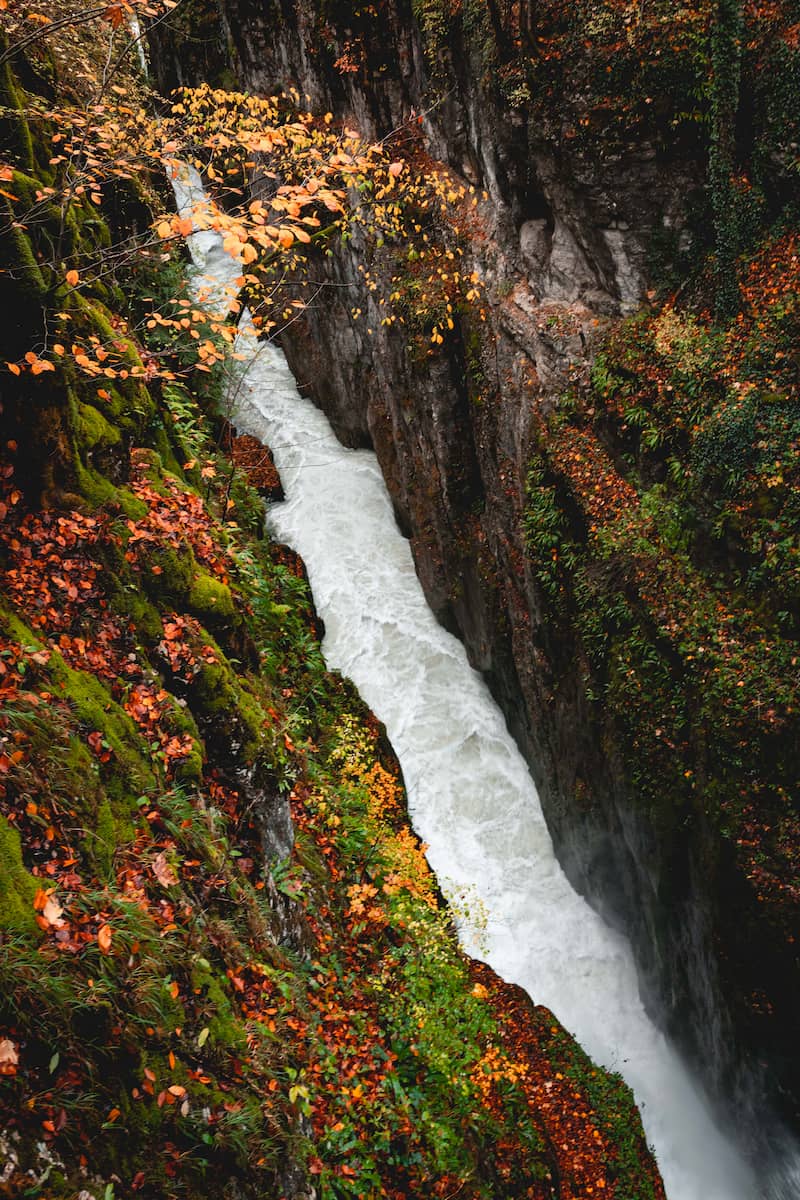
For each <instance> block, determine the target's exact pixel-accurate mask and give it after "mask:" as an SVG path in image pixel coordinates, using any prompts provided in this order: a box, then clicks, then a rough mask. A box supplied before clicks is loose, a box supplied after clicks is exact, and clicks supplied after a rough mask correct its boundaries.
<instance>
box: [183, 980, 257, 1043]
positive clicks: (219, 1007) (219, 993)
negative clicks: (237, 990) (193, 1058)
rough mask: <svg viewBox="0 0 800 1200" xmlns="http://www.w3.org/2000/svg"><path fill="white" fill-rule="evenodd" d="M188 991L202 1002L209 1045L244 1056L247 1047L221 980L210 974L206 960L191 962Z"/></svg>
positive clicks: (239, 1023)
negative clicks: (190, 979) (190, 986)
mask: <svg viewBox="0 0 800 1200" xmlns="http://www.w3.org/2000/svg"><path fill="white" fill-rule="evenodd" d="M192 989H193V991H194V992H195V994H196V995H199V996H200V997H201V999H202V1000H203V1002H204V1008H205V1009H206V1014H205V1017H204V1019H205V1021H206V1022H207V1028H208V1039H209V1042H210V1043H211V1044H212V1045H213V1046H215V1047H216V1048H218V1049H224V1050H225V1051H227V1052H230V1053H234V1054H236V1053H242V1052H244V1051H245V1049H246V1044H247V1043H246V1038H245V1034H244V1028H243V1027H242V1024H241V1021H239V1020H238V1019H237V1017H236V1014H235V1013H234V1011H233V1008H232V1006H231V1002H230V1000H229V999H228V997H227V995H226V994H225V988H224V985H223V983H222V980H221V978H220V977H219V976H218V975H215V974H214V972H213V971H212V970H211V966H210V965H209V963H208V961H207V960H206V959H197V960H196V961H195V965H194V968H193V970H192Z"/></svg>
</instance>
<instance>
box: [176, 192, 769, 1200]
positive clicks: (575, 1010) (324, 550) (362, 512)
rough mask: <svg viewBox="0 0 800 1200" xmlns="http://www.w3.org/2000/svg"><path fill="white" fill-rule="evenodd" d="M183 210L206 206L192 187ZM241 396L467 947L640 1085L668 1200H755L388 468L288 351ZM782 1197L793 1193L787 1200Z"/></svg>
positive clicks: (265, 357) (252, 366)
mask: <svg viewBox="0 0 800 1200" xmlns="http://www.w3.org/2000/svg"><path fill="white" fill-rule="evenodd" d="M176 194H177V196H178V201H179V206H180V207H182V209H183V211H189V210H190V208H191V205H192V203H193V202H196V201H198V200H201V199H202V192H201V191H200V189H199V185H198V182H197V180H196V177H195V179H194V180H193V181H192V180H189V181H188V182H187V181H184V182H183V183H181V182H180V181H179V182H178V183H177V185H176ZM190 244H191V250H192V254H193V256H194V258H195V261H196V263H197V265H198V266H199V267H200V268H201V270H202V272H203V273H204V274H206V275H209V274H210V275H213V277H214V281H215V285H216V286H217V287H220V286H225V285H227V286H230V285H231V281H232V280H233V279H234V278H235V277H236V276H237V275H238V274H239V271H240V268H239V267H238V266H237V265H236V264H235V263H233V262H232V260H230V259H229V258H227V256H225V255H224V254H222V253H221V250H220V246H219V239H216V240H215V235H213V234H211V233H203V234H200V235H198V236H196V237H193V238H192V239H190ZM248 325H249V316H248V314H246V313H245V314H244V316H243V318H242V327H243V331H244V336H243V338H242V340H241V344H240V350H241V351H242V353H243V354H244V355H245V357H246V359H247V362H246V363H244V364H243V371H244V375H243V378H242V379H241V380H240V381H238V383H237V386H236V388H235V421H236V424H237V426H238V427H239V428H240V429H242V430H243V431H246V432H248V433H251V434H254V435H255V436H256V437H259V438H261V439H262V440H263V441H265V442H266V443H268V444H269V446H270V447H271V449H272V451H273V453H274V456H275V461H276V465H277V467H278V469H279V471H280V474H281V478H282V480H283V485H284V489H285V492H286V496H287V500H286V501H285V502H283V503H281V504H278V505H275V506H273V507H272V508H271V509H270V512H269V521H270V526H271V528H272V531H273V533H274V534H275V536H276V537H277V538H279V539H280V540H282V541H285V542H288V543H289V544H290V545H291V546H293V547H294V549H295V550H297V551H298V552H299V553H300V554H301V555H302V557H303V559H304V560H305V563H306V566H307V568H308V572H309V577H310V580H311V585H312V589H313V592H314V598H315V602H316V605H317V608H318V610H319V612H320V615H321V616H322V618H323V620H324V622H325V628H326V636H325V641H324V644H323V650H324V654H325V658H326V661H327V662H328V664H329V665H330V666H331V667H334V668H336V669H338V670H340V671H341V672H342V673H343V674H345V675H347V676H349V677H350V678H351V679H352V680H353V681H354V682H355V684H356V686H357V687H358V689H359V691H360V692H361V695H362V696H363V697H364V699H365V700H366V702H367V703H368V704H369V705H370V706H371V707H372V708H373V709H374V711H375V712H376V713H377V715H378V716H379V717H380V718H381V720H382V721H384V722H385V724H386V727H387V730H388V733H389V737H390V739H391V741H392V745H393V746H394V749H395V751H396V753H397V755H398V758H399V760H400V763H401V765H402V768H403V773H404V776H405V780H406V784H407V788H408V796H409V807H410V813H411V817H412V821H413V824H414V828H415V829H416V831H417V833H418V834H419V836H420V837H421V838H422V839H423V841H425V842H426V843H427V844H428V847H429V850H428V858H429V861H430V863H431V866H432V867H433V869H434V871H435V872H436V874H437V876H438V878H439V881H440V883H441V885H442V887H443V890H444V891H445V892H446V893H447V894H452V895H454V896H457V895H460V894H466V895H467V896H468V897H469V905H468V907H469V906H472V907H473V909H475V910H476V911H477V910H480V909H482V910H483V911H484V912H485V927H484V928H482V929H481V928H479V926H480V924H481V923H480V922H476V921H471V920H470V919H469V916H468V915H467V916H465V917H462V919H461V920H460V936H461V939H462V943H463V945H464V947H465V949H466V950H467V951H468V952H469V953H472V954H474V955H475V956H476V957H479V958H482V959H484V960H485V961H487V962H488V963H490V964H491V966H492V967H494V969H495V970H496V971H497V972H498V973H499V974H500V975H502V976H503V977H504V978H505V979H507V980H509V981H512V982H515V983H518V984H520V985H521V986H522V987H524V988H525V989H526V991H527V992H528V993H529V994H530V996H531V997H532V998H533V1000H534V1001H536V1002H537V1003H541V1004H545V1005H547V1006H548V1007H549V1008H551V1009H552V1010H553V1012H554V1013H556V1015H557V1016H558V1018H559V1019H560V1020H561V1021H562V1022H563V1023H564V1025H565V1026H566V1027H567V1028H568V1029H569V1030H570V1031H571V1032H572V1033H574V1035H575V1036H576V1037H577V1038H578V1040H579V1041H580V1042H581V1044H582V1045H583V1046H584V1047H585V1048H586V1050H587V1051H588V1052H589V1053H590V1054H591V1055H592V1056H593V1057H594V1058H595V1059H596V1060H597V1061H598V1062H600V1063H602V1064H603V1065H604V1066H606V1067H609V1068H611V1069H612V1070H618V1071H620V1072H621V1073H622V1075H623V1076H624V1077H625V1079H626V1080H627V1082H628V1083H629V1084H630V1085H631V1087H632V1088H633V1090H634V1092H635V1095H636V1098H637V1101H638V1103H639V1106H640V1109H641V1112H642V1118H643V1121H644V1125H645V1130H646V1132H647V1136H648V1140H649V1141H650V1143H651V1145H652V1146H653V1147H654V1149H655V1152H656V1156H657V1159H658V1163H659V1166H660V1169H661V1172H662V1176H663V1178H664V1183H665V1186H666V1189H667V1193H668V1196H669V1198H670V1200H755V1197H757V1196H758V1195H759V1189H758V1187H757V1185H756V1181H755V1178H754V1175H753V1173H752V1171H751V1170H750V1168H749V1167H748V1165H747V1164H746V1163H745V1161H744V1160H743V1159H742V1157H741V1156H740V1154H739V1153H738V1150H737V1149H736V1148H735V1147H734V1146H733V1145H732V1143H731V1142H730V1141H729V1140H728V1139H727V1138H726V1136H725V1135H724V1134H723V1133H722V1132H721V1131H720V1130H719V1129H718V1128H717V1126H716V1125H715V1123H714V1120H713V1118H712V1115H711V1113H710V1111H709V1109H708V1107H707V1105H706V1103H705V1101H704V1099H703V1098H702V1096H701V1093H700V1092H699V1090H698V1088H697V1087H696V1086H695V1083H694V1082H693V1080H692V1078H691V1076H690V1074H689V1072H688V1071H687V1069H686V1068H685V1066H684V1065H683V1063H682V1062H681V1060H680V1058H679V1057H678V1055H677V1054H676V1052H675V1051H674V1050H673V1049H672V1047H671V1046H670V1045H669V1043H668V1042H667V1041H666V1039H665V1038H664V1036H663V1035H662V1034H661V1033H660V1032H659V1031H658V1029H657V1028H656V1027H655V1026H654V1025H653V1024H652V1022H651V1021H650V1020H649V1018H648V1017H647V1015H646V1013H645V1011H644V1008H643V1006H642V1003H641V1001H640V999H639V990H638V985H637V979H636V971H635V966H634V962H633V957H632V953H631V950H630V947H629V945H628V943H627V942H626V940H625V939H624V938H622V937H621V936H620V935H618V934H617V933H615V932H614V931H612V930H611V929H609V928H608V927H607V926H606V925H605V924H604V922H603V921H602V920H601V919H600V917H599V916H598V915H597V914H596V913H595V912H594V911H593V910H592V909H591V908H590V907H589V906H588V905H587V904H586V903H585V901H584V900H583V899H582V898H581V897H580V896H578V895H577V894H576V893H575V892H574V891H573V890H572V888H571V887H570V885H569V883H568V882H567V879H566V877H565V876H564V874H563V872H562V871H561V868H560V867H559V865H558V863H557V861H556V858H555V855H554V853H553V847H552V843H551V840H550V836H549V834H548V831H547V827H546V825H545V822H544V818H543V815H542V811H541V806H540V803H539V798H538V796H537V793H536V789H535V787H534V785H533V782H532V780H531V777H530V774H529V772H528V770H527V767H526V764H525V762H524V761H523V759H522V757H521V755H520V753H519V751H518V749H517V746H516V744H515V743H514V741H513V739H512V738H511V736H510V734H509V733H508V730H507V728H506V725H505V722H504V720H503V717H502V715H501V713H500V711H499V710H498V708H497V706H496V705H495V703H494V701H493V699H492V697H491V695H490V693H489V691H488V688H487V687H486V684H485V683H484V681H483V680H482V678H481V677H480V676H479V675H478V674H477V673H476V672H475V671H473V670H472V668H471V667H470V666H469V663H468V662H467V657H466V653H465V651H464V648H463V646H462V645H461V643H460V642H459V641H457V640H456V639H455V638H454V637H452V636H451V635H450V634H448V633H447V632H445V630H443V629H442V628H441V627H440V626H439V625H438V623H437V622H436V620H435V618H434V616H433V614H432V613H431V611H430V609H429V608H428V606H427V604H426V602H425V599H424V596H423V594H422V590H421V587H420V584H419V581H418V579H417V576H416V573H415V570H414V564H413V561H412V557H411V551H410V547H409V544H408V542H407V541H406V540H405V539H404V538H403V537H402V535H401V534H400V532H399V530H398V528H397V526H396V523H395V520H394V516H393V512H392V506H391V502H390V500H389V497H388V495H387V492H386V489H385V486H384V483H383V480H382V477H381V473H380V470H379V468H378V465H377V461H376V459H375V457H374V455H373V454H372V453H371V452H368V451H364V450H358V451H354V450H347V449H345V448H343V447H342V446H341V445H340V444H339V443H338V441H337V440H336V438H335V436H334V434H333V433H332V431H331V429H330V426H329V424H328V422H327V420H326V418H325V417H324V416H323V414H322V413H321V412H319V411H318V410H317V409H315V408H314V406H313V405H312V404H311V403H310V402H309V401H307V400H304V399H302V398H301V397H300V396H299V394H298V392H297V389H296V386H295V381H294V379H293V378H292V375H291V373H290V371H289V368H288V366H287V364H286V361H285V359H284V358H283V356H282V354H281V353H280V352H279V351H278V350H276V349H275V348H273V347H271V346H269V345H265V344H261V345H258V346H257V345H256V344H255V342H254V340H253V339H252V337H250V336H248V335H247V327H248ZM787 1194H788V1193H787Z"/></svg>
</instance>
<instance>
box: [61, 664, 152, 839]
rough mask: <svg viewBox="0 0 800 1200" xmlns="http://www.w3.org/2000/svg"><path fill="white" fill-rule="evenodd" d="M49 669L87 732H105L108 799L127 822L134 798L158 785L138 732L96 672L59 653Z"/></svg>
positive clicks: (105, 767) (105, 770)
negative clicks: (73, 663)
mask: <svg viewBox="0 0 800 1200" xmlns="http://www.w3.org/2000/svg"><path fill="white" fill-rule="evenodd" d="M49 669H50V672H51V674H52V677H53V679H54V681H55V682H56V683H57V684H59V685H60V687H61V689H62V691H63V693H64V695H65V698H66V699H68V700H69V702H70V703H71V704H72V706H73V708H74V710H75V712H76V713H77V715H78V717H79V718H80V720H81V722H82V723H83V724H84V725H85V726H86V727H87V728H88V731H89V732H90V733H93V732H98V733H101V734H102V735H103V739H104V741H105V742H106V744H107V746H108V749H109V751H110V752H111V759H110V760H109V762H108V763H107V764H105V766H104V768H103V774H104V776H105V779H106V788H107V792H108V795H109V798H110V799H111V800H112V801H117V802H118V803H119V805H121V807H117V806H116V805H115V815H116V819H118V820H120V821H123V822H124V821H126V820H127V819H128V818H129V816H130V815H131V814H132V812H133V811H134V804H135V798H136V797H137V796H139V795H141V793H142V792H146V791H148V790H149V789H152V788H154V787H155V784H156V778H155V775H154V774H153V771H152V768H151V767H150V765H149V763H147V762H146V760H145V759H144V757H143V756H142V754H141V752H140V747H141V745H142V741H141V737H140V735H139V732H138V730H137V728H136V726H135V725H134V723H133V721H132V720H131V718H130V717H129V716H128V714H127V713H126V712H125V710H124V709H123V708H121V707H120V705H119V704H117V702H116V701H115V700H114V699H113V698H112V696H111V695H110V694H109V693H108V692H107V691H106V689H105V688H104V687H103V685H102V683H101V682H100V680H99V679H97V678H96V677H95V676H94V675H89V674H87V672H85V671H75V670H73V669H72V668H71V667H68V666H67V664H66V663H65V662H64V660H63V658H61V655H59V654H56V653H54V654H53V656H52V658H51V660H50V664H49Z"/></svg>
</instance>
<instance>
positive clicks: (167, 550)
mask: <svg viewBox="0 0 800 1200" xmlns="http://www.w3.org/2000/svg"><path fill="white" fill-rule="evenodd" d="M139 557H140V564H141V570H142V583H143V584H144V586H145V588H146V589H147V592H148V594H149V595H150V596H151V597H152V599H153V600H154V601H155V603H156V605H157V606H158V607H159V608H179V607H181V606H183V605H185V604H186V602H187V598H188V596H189V592H190V591H191V587H192V580H193V578H194V574H195V572H196V570H197V562H196V560H195V557H194V555H193V554H192V551H191V549H190V547H189V546H187V545H186V544H185V543H183V544H182V545H180V546H177V547H175V546H170V545H169V544H168V543H166V542H159V543H148V544H147V545H145V546H142V548H141V550H140V554H139Z"/></svg>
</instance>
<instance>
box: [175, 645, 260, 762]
mask: <svg viewBox="0 0 800 1200" xmlns="http://www.w3.org/2000/svg"><path fill="white" fill-rule="evenodd" d="M203 640H204V641H207V642H208V644H209V645H211V646H212V647H213V649H214V650H215V652H216V654H217V659H218V661H217V662H214V663H209V662H206V663H203V665H202V667H201V668H200V670H199V671H198V673H197V674H196V675H195V676H194V678H193V679H192V682H191V687H190V691H189V703H190V705H191V706H192V709H193V711H194V712H195V714H196V715H197V718H198V721H199V722H200V723H201V725H202V724H203V723H204V722H206V723H207V722H209V721H212V720H213V723H214V732H215V734H216V735H222V736H224V737H225V738H227V739H230V740H232V741H235V742H239V743H241V747H242V749H241V753H242V756H243V758H244V759H245V761H248V762H252V761H253V759H254V758H255V756H256V754H257V753H258V750H259V746H260V742H261V732H262V730H263V728H264V724H265V720H266V717H265V714H264V713H263V712H262V710H261V708H260V706H259V704H258V702H257V700H256V699H255V697H254V696H253V695H252V694H251V693H250V692H249V691H247V690H246V688H245V687H243V686H242V681H241V679H240V678H237V676H236V674H235V673H234V671H233V669H232V667H231V665H230V663H229V662H228V660H227V659H226V658H225V655H224V654H223V653H222V651H221V650H220V649H219V646H218V645H217V643H216V642H215V641H214V639H213V638H212V637H211V635H210V634H209V633H207V632H206V631H205V630H204V631H203Z"/></svg>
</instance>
